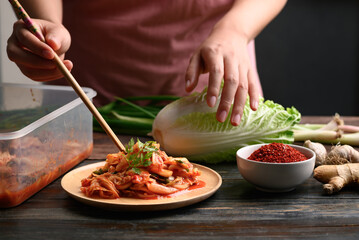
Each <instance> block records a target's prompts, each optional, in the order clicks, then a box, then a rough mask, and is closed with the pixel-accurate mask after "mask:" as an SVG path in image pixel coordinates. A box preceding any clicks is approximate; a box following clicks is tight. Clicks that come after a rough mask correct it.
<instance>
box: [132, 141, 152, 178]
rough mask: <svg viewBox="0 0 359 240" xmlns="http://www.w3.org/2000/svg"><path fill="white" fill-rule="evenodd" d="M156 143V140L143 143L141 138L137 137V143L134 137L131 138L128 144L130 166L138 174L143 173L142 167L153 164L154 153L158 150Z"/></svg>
mask: <svg viewBox="0 0 359 240" xmlns="http://www.w3.org/2000/svg"><path fill="white" fill-rule="evenodd" d="M155 143H156V142H154V141H147V142H145V143H142V142H141V141H140V140H139V139H137V142H136V143H135V141H134V140H133V138H131V140H130V141H129V143H128V144H127V146H126V152H127V162H128V165H129V167H128V168H129V169H132V171H133V172H134V173H136V174H141V169H140V168H141V167H148V166H150V165H151V164H152V161H151V158H152V154H153V153H154V152H158V148H157V147H156V146H155ZM136 144H137V145H138V149H137V148H136V149H135V145H136Z"/></svg>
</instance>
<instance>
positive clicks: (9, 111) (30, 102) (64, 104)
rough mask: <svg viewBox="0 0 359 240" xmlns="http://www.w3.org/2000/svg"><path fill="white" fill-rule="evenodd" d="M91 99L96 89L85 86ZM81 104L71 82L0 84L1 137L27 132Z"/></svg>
mask: <svg viewBox="0 0 359 240" xmlns="http://www.w3.org/2000/svg"><path fill="white" fill-rule="evenodd" d="M82 89H83V90H84V92H85V93H86V95H87V96H88V97H89V98H90V99H92V98H94V97H95V96H96V91H94V90H93V89H91V88H86V87H83V88H82ZM80 104H82V100H81V99H80V98H79V97H78V95H77V94H76V92H75V91H74V90H73V89H72V88H71V87H69V86H54V85H43V84H13V83H2V84H0V140H10V139H16V138H20V137H22V136H25V135H26V134H28V133H29V132H31V131H33V130H34V129H36V128H38V127H40V126H43V125H44V124H46V123H48V122H49V121H51V120H53V119H55V118H57V117H59V116H60V115H62V114H64V113H66V112H68V111H70V110H71V109H73V108H75V107H76V106H78V105H80Z"/></svg>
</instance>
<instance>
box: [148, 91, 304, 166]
mask: <svg viewBox="0 0 359 240" xmlns="http://www.w3.org/2000/svg"><path fill="white" fill-rule="evenodd" d="M206 91H207V90H206V89H205V90H204V91H203V92H202V93H194V94H192V95H190V96H187V97H183V98H181V99H179V100H177V101H174V102H172V103H170V104H168V105H167V106H166V107H165V108H163V109H162V110H161V111H160V112H159V113H158V115H157V117H156V118H155V120H154V123H153V129H152V133H151V135H152V136H153V137H154V139H155V140H156V141H157V142H159V143H160V144H161V146H162V147H163V149H164V150H165V151H166V152H167V153H168V154H171V155H172V156H185V157H187V158H189V159H190V160H191V161H199V162H206V163H218V162H223V161H235V159H236V157H235V152H236V151H237V150H238V149H239V148H241V147H243V146H246V145H250V144H257V143H270V142H282V143H292V142H293V140H294V138H293V132H292V130H291V129H292V126H294V125H295V124H297V123H299V122H300V118H301V115H300V113H299V112H298V110H297V109H295V108H294V107H291V108H286V109H285V108H284V107H283V106H281V105H280V104H277V103H274V102H273V101H270V100H267V101H264V99H263V98H261V99H260V103H259V106H258V109H257V111H252V110H251V109H250V106H249V101H248V100H247V103H246V106H245V109H244V113H243V117H242V121H241V123H240V125H239V126H236V127H235V126H232V125H231V123H230V119H229V117H228V118H227V120H226V121H225V122H224V123H220V122H218V121H217V120H216V117H215V116H216V110H217V107H218V103H217V106H216V107H214V108H210V107H208V105H207V103H206ZM229 115H230V114H229Z"/></svg>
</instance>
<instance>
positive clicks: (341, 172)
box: [313, 163, 359, 195]
mask: <svg viewBox="0 0 359 240" xmlns="http://www.w3.org/2000/svg"><path fill="white" fill-rule="evenodd" d="M313 177H314V178H315V179H317V180H318V181H320V182H322V183H324V185H323V190H324V192H325V193H326V194H328V195H330V194H333V193H335V192H338V191H340V190H341V189H342V188H343V187H344V186H346V185H348V184H352V183H354V184H358V183H359V163H347V164H343V165H322V166H319V167H317V168H315V169H314V175H313Z"/></svg>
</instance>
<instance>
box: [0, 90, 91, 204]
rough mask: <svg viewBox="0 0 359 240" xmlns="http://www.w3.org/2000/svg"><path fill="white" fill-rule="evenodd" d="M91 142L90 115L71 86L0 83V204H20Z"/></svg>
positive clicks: (80, 155) (87, 152) (85, 153)
mask: <svg viewBox="0 0 359 240" xmlns="http://www.w3.org/2000/svg"><path fill="white" fill-rule="evenodd" d="M83 90H84V91H85V93H86V94H87V96H88V97H89V98H90V99H92V98H93V97H95V96H96V92H95V91H94V90H92V89H90V88H83ZM92 147H93V138H92V115H91V113H90V111H89V110H88V109H87V107H86V106H85V104H84V103H83V102H82V101H81V99H80V98H79V97H78V96H77V94H76V93H75V92H74V90H73V89H72V88H71V87H66V86H48V85H37V84H36V85H35V84H34V85H24V84H0V208H7V207H13V206H16V205H19V204H21V203H22V202H24V201H25V200H26V199H28V198H29V197H30V196H32V195H33V194H35V193H36V192H38V191H39V190H41V189H42V188H43V187H45V186H46V185H48V184H49V183H51V182H52V181H53V180H55V179H56V178H58V177H59V176H61V175H62V174H64V173H65V172H66V171H68V170H69V169H71V168H72V167H74V166H75V165H76V164H78V163H80V162H81V161H82V160H84V159H86V158H87V157H89V156H90V154H91V152H92Z"/></svg>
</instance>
